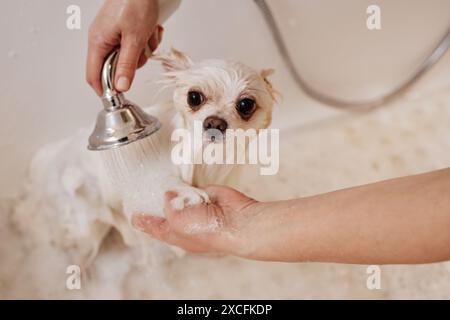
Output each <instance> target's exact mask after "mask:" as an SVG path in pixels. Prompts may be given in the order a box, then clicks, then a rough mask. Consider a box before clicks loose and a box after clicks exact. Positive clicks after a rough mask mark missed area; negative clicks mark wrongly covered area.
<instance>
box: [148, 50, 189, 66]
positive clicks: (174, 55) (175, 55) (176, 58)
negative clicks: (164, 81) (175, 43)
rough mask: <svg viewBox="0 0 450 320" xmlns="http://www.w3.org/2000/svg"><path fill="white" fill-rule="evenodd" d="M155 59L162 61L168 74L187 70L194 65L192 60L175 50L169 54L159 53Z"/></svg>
mask: <svg viewBox="0 0 450 320" xmlns="http://www.w3.org/2000/svg"><path fill="white" fill-rule="evenodd" d="M153 58H154V59H155V60H158V61H161V64H162V66H163V67H164V69H166V71H167V72H174V71H181V70H186V69H189V68H190V67H191V66H192V64H193V62H192V60H191V58H189V57H188V56H187V55H185V54H184V53H183V52H181V51H178V50H176V49H174V48H172V49H171V50H170V51H169V52H164V53H157V54H155V55H154V56H153Z"/></svg>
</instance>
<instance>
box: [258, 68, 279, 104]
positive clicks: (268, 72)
mask: <svg viewBox="0 0 450 320" xmlns="http://www.w3.org/2000/svg"><path fill="white" fill-rule="evenodd" d="M274 72H275V70H274V69H262V70H261V72H260V75H261V78H263V80H264V83H265V85H266V89H267V91H268V92H269V94H270V96H271V97H272V99H273V100H276V98H275V95H276V94H278V92H277V91H276V90H275V89H274V88H273V86H272V83H271V82H270V81H269V79H268V77H269V76H271V75H272V74H273V73H274Z"/></svg>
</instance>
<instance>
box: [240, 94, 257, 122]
mask: <svg viewBox="0 0 450 320" xmlns="http://www.w3.org/2000/svg"><path fill="white" fill-rule="evenodd" d="M236 108H237V110H238V112H239V114H241V116H242V117H244V118H248V117H250V116H251V115H252V114H253V112H254V111H255V108H256V102H255V100H253V99H250V98H244V99H242V100H239V101H238V103H237V106H236Z"/></svg>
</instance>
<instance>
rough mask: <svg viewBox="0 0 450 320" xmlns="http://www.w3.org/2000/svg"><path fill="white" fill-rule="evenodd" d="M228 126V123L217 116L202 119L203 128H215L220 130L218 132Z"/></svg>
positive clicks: (223, 130)
mask: <svg viewBox="0 0 450 320" xmlns="http://www.w3.org/2000/svg"><path fill="white" fill-rule="evenodd" d="M227 128H228V123H227V122H226V121H225V120H224V119H222V118H219V117H216V116H209V117H208V118H206V119H205V120H204V121H203V129H205V130H208V129H217V130H220V132H222V133H224V132H225V130H227Z"/></svg>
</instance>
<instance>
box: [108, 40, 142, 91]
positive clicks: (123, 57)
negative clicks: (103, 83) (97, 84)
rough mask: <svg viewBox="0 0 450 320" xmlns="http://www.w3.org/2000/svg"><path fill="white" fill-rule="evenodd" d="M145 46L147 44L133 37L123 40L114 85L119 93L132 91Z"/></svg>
mask: <svg viewBox="0 0 450 320" xmlns="http://www.w3.org/2000/svg"><path fill="white" fill-rule="evenodd" d="M144 44H145V42H142V44H141V42H140V41H137V40H136V39H135V38H133V37H125V38H124V39H123V40H122V43H121V46H120V52H119V60H118V61H117V66H116V74H115V78H114V85H115V88H116V89H117V90H118V91H127V90H128V89H130V86H131V83H132V82H133V79H134V74H135V72H136V69H137V66H138V62H139V57H140V55H141V52H142V48H143V46H144Z"/></svg>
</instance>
